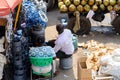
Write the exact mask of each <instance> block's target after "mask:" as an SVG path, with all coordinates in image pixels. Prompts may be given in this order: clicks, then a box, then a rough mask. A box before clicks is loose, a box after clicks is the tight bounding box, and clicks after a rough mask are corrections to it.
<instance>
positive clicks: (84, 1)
mask: <svg viewBox="0 0 120 80" xmlns="http://www.w3.org/2000/svg"><path fill="white" fill-rule="evenodd" d="M58 7H59V9H60V12H74V11H79V12H88V11H90V10H91V9H92V10H93V11H97V10H98V9H99V7H100V8H101V10H103V11H104V10H108V11H111V10H115V11H119V10H120V0H59V1H58Z"/></svg>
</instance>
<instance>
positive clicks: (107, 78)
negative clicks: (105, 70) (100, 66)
mask: <svg viewBox="0 0 120 80" xmlns="http://www.w3.org/2000/svg"><path fill="white" fill-rule="evenodd" d="M93 80H113V76H111V75H96V76H95V77H93Z"/></svg>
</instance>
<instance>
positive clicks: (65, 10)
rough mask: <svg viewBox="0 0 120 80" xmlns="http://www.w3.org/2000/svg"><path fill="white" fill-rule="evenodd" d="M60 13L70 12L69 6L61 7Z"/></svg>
mask: <svg viewBox="0 0 120 80" xmlns="http://www.w3.org/2000/svg"><path fill="white" fill-rule="evenodd" d="M60 11H61V12H67V11H68V8H67V6H66V5H64V4H63V5H61V7H60Z"/></svg>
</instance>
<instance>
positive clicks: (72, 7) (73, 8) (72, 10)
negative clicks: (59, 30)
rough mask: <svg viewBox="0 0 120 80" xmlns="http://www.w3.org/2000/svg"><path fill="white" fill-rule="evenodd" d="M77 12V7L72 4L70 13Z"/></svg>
mask: <svg viewBox="0 0 120 80" xmlns="http://www.w3.org/2000/svg"><path fill="white" fill-rule="evenodd" d="M75 10H76V7H75V5H74V4H71V5H70V6H69V11H70V12H74V11H75Z"/></svg>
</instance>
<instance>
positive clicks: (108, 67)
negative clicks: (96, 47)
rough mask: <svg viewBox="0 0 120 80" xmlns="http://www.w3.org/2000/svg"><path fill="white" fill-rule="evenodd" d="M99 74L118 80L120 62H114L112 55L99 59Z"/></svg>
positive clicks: (119, 78)
mask: <svg viewBox="0 0 120 80" xmlns="http://www.w3.org/2000/svg"><path fill="white" fill-rule="evenodd" d="M100 64H101V67H100V69H99V73H101V74H107V75H112V76H114V78H115V79H114V80H120V62H115V61H114V60H113V58H112V55H107V56H103V57H101V60H100Z"/></svg>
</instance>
